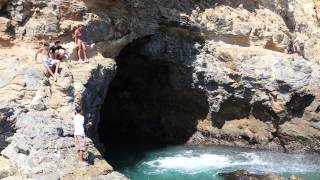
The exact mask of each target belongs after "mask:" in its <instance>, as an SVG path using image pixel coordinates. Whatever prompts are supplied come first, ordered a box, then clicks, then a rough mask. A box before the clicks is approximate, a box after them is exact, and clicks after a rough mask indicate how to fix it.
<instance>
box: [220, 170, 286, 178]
mask: <svg viewBox="0 0 320 180" xmlns="http://www.w3.org/2000/svg"><path fill="white" fill-rule="evenodd" d="M219 176H222V177H223V179H224V180H284V178H282V177H280V176H275V175H257V174H252V173H250V172H248V171H245V170H239V171H235V172H230V173H219Z"/></svg>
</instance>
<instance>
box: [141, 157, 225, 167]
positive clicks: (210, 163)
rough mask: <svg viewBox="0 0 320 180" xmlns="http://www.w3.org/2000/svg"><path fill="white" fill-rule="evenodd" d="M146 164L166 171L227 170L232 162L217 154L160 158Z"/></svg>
mask: <svg viewBox="0 0 320 180" xmlns="http://www.w3.org/2000/svg"><path fill="white" fill-rule="evenodd" d="M145 164H147V165H149V166H152V167H157V168H165V169H180V170H199V169H207V168H225V167H228V166H230V164H231V161H230V159H229V158H228V157H226V156H223V155H215V154H202V155H200V156H191V157H187V156H180V155H178V156H174V157H164V158H158V159H156V160H153V161H148V162H145Z"/></svg>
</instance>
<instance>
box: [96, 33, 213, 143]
mask: <svg viewBox="0 0 320 180" xmlns="http://www.w3.org/2000/svg"><path fill="white" fill-rule="evenodd" d="M152 39H153V38H152V36H148V37H144V38H140V39H137V40H135V41H133V42H132V43H131V44H129V45H127V46H126V47H125V48H124V49H123V50H122V51H121V53H120V54H119V56H118V57H117V58H116V62H117V66H118V69H117V74H116V77H115V79H114V80H113V82H112V83H111V84H110V87H109V90H108V94H107V97H106V99H105V102H104V104H103V106H102V109H101V113H100V117H101V120H100V124H99V136H100V140H101V141H102V142H103V143H104V144H105V146H106V149H110V148H115V147H119V146H132V145H134V146H139V145H140V146H141V145H157V146H158V145H167V144H181V143H185V142H186V141H187V140H188V139H189V137H191V136H192V134H194V133H195V131H196V121H197V120H199V119H204V118H206V116H207V114H208V109H209V105H208V102H207V97H206V95H204V94H203V93H202V92H201V91H200V90H199V89H196V88H193V87H192V85H191V84H192V71H193V70H192V69H190V68H188V67H184V66H183V65H179V64H177V63H174V62H172V61H166V60H163V59H161V58H162V57H157V58H158V59H157V58H154V57H153V58H150V57H148V56H146V55H144V54H145V53H142V49H144V50H145V49H146V46H148V45H149V42H150V41H154V39H153V40H152ZM153 45H154V42H153ZM176 82H180V85H177V83H176ZM178 84H179V83H178ZM181 84H184V85H181Z"/></svg>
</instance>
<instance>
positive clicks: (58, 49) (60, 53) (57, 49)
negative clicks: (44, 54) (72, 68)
mask: <svg viewBox="0 0 320 180" xmlns="http://www.w3.org/2000/svg"><path fill="white" fill-rule="evenodd" d="M60 42H61V41H55V42H54V45H53V46H51V47H50V53H51V54H52V58H53V59H57V60H60V61H62V60H63V58H64V57H65V53H66V49H65V48H64V47H62V46H61V45H60Z"/></svg>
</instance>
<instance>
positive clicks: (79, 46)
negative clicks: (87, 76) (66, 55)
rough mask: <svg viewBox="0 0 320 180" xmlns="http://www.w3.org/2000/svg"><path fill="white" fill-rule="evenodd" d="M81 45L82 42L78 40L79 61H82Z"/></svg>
mask: <svg viewBox="0 0 320 180" xmlns="http://www.w3.org/2000/svg"><path fill="white" fill-rule="evenodd" d="M81 43H82V41H81V40H78V60H79V61H80V60H81V48H82V45H81Z"/></svg>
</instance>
